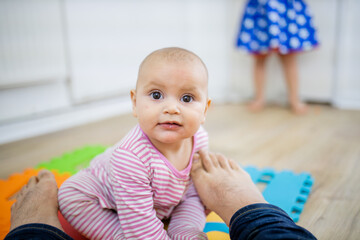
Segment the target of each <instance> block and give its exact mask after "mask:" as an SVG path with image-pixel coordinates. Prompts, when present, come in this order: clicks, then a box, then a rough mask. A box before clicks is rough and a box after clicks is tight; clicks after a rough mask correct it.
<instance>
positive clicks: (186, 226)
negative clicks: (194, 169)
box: [168, 185, 207, 239]
mask: <svg viewBox="0 0 360 240" xmlns="http://www.w3.org/2000/svg"><path fill="white" fill-rule="evenodd" d="M205 222H206V215H205V209H204V206H203V204H202V203H201V201H200V198H199V196H198V194H197V192H196V190H195V187H194V185H191V186H190V187H189V189H188V191H187V192H186V193H185V196H184V199H183V201H182V202H181V203H180V204H179V205H178V206H177V207H176V208H175V209H174V211H173V213H172V214H171V220H170V224H169V228H168V234H169V236H170V237H171V239H207V235H206V233H204V232H203V229H204V227H205Z"/></svg>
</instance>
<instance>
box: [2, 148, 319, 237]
mask: <svg viewBox="0 0 360 240" xmlns="http://www.w3.org/2000/svg"><path fill="white" fill-rule="evenodd" d="M105 150H106V147H105V146H99V145H97V146H85V147H83V148H80V149H76V150H74V151H72V152H69V153H65V154H63V155H62V156H59V157H55V158H53V159H50V160H49V161H48V162H43V163H41V164H39V165H37V166H36V167H35V168H34V169H27V170H25V171H24V172H22V173H15V174H13V175H11V176H10V177H9V178H8V179H2V180H0V189H1V191H0V212H1V216H0V239H3V238H4V237H5V236H6V234H7V233H8V232H9V229H10V208H11V205H12V204H13V203H14V202H15V200H14V199H15V196H16V193H17V192H18V191H19V190H20V189H21V188H22V186H24V185H25V184H26V183H27V181H28V180H29V179H30V178H31V177H32V176H36V175H37V173H38V172H39V171H40V169H42V168H46V169H49V170H51V171H52V172H53V173H54V175H55V179H56V182H57V184H58V187H60V185H61V184H62V183H63V182H64V181H65V180H66V179H67V178H69V177H70V176H71V175H73V174H75V173H76V172H77V171H79V170H80V169H82V168H85V167H87V166H88V165H89V163H90V161H91V159H93V158H94V157H95V156H96V155H98V154H100V153H102V152H104V151H105ZM244 169H245V170H246V171H247V172H248V173H249V174H250V176H251V178H252V180H253V181H254V183H256V184H259V183H260V184H263V185H264V188H263V192H262V193H263V195H264V198H265V199H266V200H267V201H268V202H269V203H271V204H274V205H276V206H278V207H280V208H282V209H283V210H284V211H285V212H287V213H288V214H289V216H290V217H291V218H292V219H293V220H294V221H295V222H297V221H298V220H299V217H300V214H301V212H302V210H303V208H304V205H305V203H306V201H307V198H308V196H309V194H310V192H311V188H312V185H313V183H314V179H313V178H312V177H311V175H310V174H309V173H300V174H296V173H294V172H292V171H290V170H288V171H280V172H277V171H275V170H274V169H272V168H263V169H258V168H256V167H253V166H247V167H244ZM59 220H60V222H61V224H62V226H63V228H64V230H65V232H67V233H68V234H69V235H70V236H72V237H73V238H74V239H85V238H83V237H82V236H81V235H80V234H79V233H77V232H76V231H75V230H74V229H73V228H72V227H71V226H70V225H69V224H68V223H67V222H66V220H65V219H64V218H63V217H62V216H61V214H60V213H59ZM206 220H207V221H206V225H205V228H204V232H206V233H207V235H208V237H209V239H210V240H211V239H213V240H222V239H223V240H228V239H230V237H229V228H228V227H227V226H226V224H225V223H224V222H223V221H222V220H221V218H220V217H219V216H217V215H216V214H215V213H214V212H212V213H210V214H209V215H208V217H207V219H206Z"/></svg>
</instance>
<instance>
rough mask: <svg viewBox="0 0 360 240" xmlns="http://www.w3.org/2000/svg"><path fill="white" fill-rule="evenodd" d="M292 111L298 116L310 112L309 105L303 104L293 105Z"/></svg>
mask: <svg viewBox="0 0 360 240" xmlns="http://www.w3.org/2000/svg"><path fill="white" fill-rule="evenodd" d="M291 109H292V111H293V112H294V113H295V114H297V115H304V114H306V113H307V111H308V107H307V105H306V104H305V103H302V102H295V103H291Z"/></svg>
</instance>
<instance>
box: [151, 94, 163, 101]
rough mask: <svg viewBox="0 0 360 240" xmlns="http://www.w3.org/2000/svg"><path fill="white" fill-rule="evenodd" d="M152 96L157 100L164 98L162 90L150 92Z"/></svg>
mask: <svg viewBox="0 0 360 240" xmlns="http://www.w3.org/2000/svg"><path fill="white" fill-rule="evenodd" d="M150 96H151V97H152V98H153V99H155V100H158V99H161V98H162V94H161V93H160V92H152V93H150Z"/></svg>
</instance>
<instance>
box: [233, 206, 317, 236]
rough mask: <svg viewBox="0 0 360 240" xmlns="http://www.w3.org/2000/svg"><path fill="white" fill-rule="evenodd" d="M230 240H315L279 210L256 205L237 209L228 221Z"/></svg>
mask: <svg viewBox="0 0 360 240" xmlns="http://www.w3.org/2000/svg"><path fill="white" fill-rule="evenodd" d="M230 238H231V239H232V240H240V239H249V240H250V239H252V240H267V239H269V240H270V239H300V240H301V239H304V240H305V239H316V238H315V237H314V235H312V234H311V233H310V232H309V231H308V230H306V229H304V228H302V227H300V226H298V225H296V224H295V223H294V221H293V220H292V219H291V218H290V217H289V216H288V215H287V214H286V213H285V212H284V211H283V210H282V209H281V208H278V207H276V206H274V205H271V204H266V203H257V204H252V205H248V206H246V207H243V208H241V209H239V210H238V211H237V212H236V213H235V214H234V215H233V216H232V218H231V220H230Z"/></svg>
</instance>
